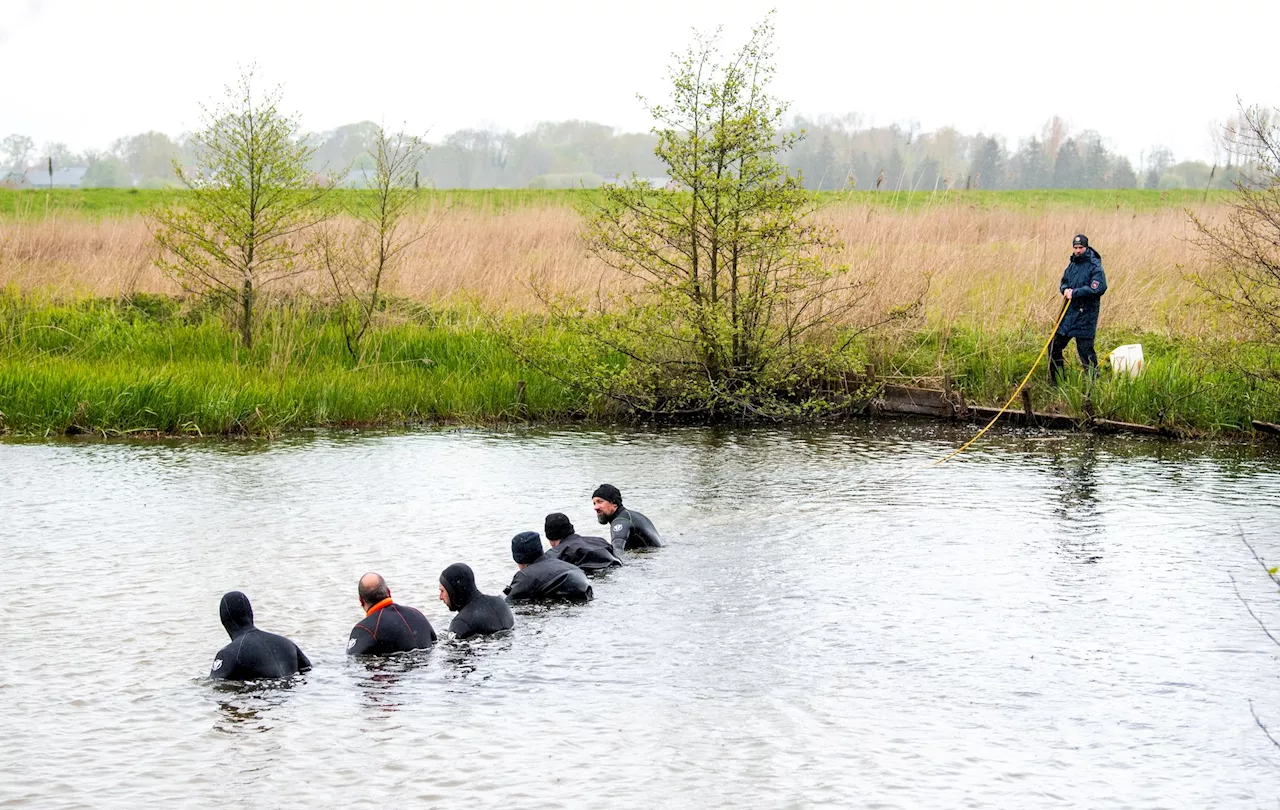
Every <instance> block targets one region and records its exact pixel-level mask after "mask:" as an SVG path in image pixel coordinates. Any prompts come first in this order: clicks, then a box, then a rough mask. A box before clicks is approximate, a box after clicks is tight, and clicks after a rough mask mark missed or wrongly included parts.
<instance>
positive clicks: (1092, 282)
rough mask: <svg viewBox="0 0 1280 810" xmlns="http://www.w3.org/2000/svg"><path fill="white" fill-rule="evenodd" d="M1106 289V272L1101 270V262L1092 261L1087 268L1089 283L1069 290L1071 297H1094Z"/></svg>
mask: <svg viewBox="0 0 1280 810" xmlns="http://www.w3.org/2000/svg"><path fill="white" fill-rule="evenodd" d="M1106 291H1107V274H1106V273H1104V272H1102V262H1094V263H1093V265H1092V266H1091V267H1090V268H1089V283H1088V284H1086V285H1085V286H1083V287H1076V288H1075V289H1074V290H1072V291H1071V297H1072V298H1096V297H1097V296H1099V295H1102V294H1103V293H1104V292H1106Z"/></svg>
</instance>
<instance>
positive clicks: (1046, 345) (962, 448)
mask: <svg viewBox="0 0 1280 810" xmlns="http://www.w3.org/2000/svg"><path fill="white" fill-rule="evenodd" d="M1069 306H1071V302H1070V301H1067V302H1065V303H1064V304H1063V305H1062V312H1059V313H1058V321H1057V323H1055V324H1054V325H1053V330H1052V331H1050V332H1049V339H1048V340H1046V341H1045V342H1044V347H1043V348H1042V349H1040V355H1039V356H1038V357H1036V361H1035V362H1034V363H1032V364H1031V369H1030V370H1029V371H1028V372H1027V376H1025V377H1023V378H1022V382H1020V383H1018V387H1017V388H1015V389H1014V391H1013V394H1012V395H1011V396H1010V397H1009V400H1008V402H1006V403H1005V404H1004V407H1003V408H1001V409H1000V410H999V411H998V412H997V413H996V415H995V416H993V417H991V421H990V422H988V423H987V426H986V427H984V428H983V429H982V430H979V431H978V432H977V434H975V435H974V437H973V438H972V439H970V440H969V441H967V442H965V443H964V444H962V445H961V446H960V449H959V450H956V451H955V452H954V453H951V454H950V455H946V456H943V457H942V458H940V459H938V460H937V461H935V462H933V463H932V464H930V465H928V466H930V467H936V466H938V465H939V464H941V463H943V462H944V461H950V460H951V459H953V458H955V457H956V456H958V455H960V454H961V453H963V452H964V451H965V450H968V449H969V445H971V444H973V443H974V442H976V441H977V440H978V439H981V438H982V434H984V433H986V432H987V431H988V430H990V429H991V426H992V425H994V424H995V423H996V420H997V419H999V418H1000V417H1001V416H1003V415H1004V412H1005V411H1007V410H1008V409H1009V406H1010V405H1012V404H1013V401H1014V400H1015V399H1017V398H1018V394H1021V393H1022V389H1023V388H1026V387H1027V381H1028V380H1030V379H1031V375H1032V374H1034V373H1035V370H1036V367H1037V366H1039V365H1040V361H1041V360H1043V359H1044V356H1045V353H1046V352H1048V351H1049V344H1050V343H1052V342H1053V337H1054V335H1056V334H1058V327H1059V326H1061V325H1062V318H1063V316H1065V315H1066V314H1067V307H1069Z"/></svg>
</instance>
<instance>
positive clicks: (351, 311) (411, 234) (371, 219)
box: [320, 127, 430, 365]
mask: <svg viewBox="0 0 1280 810" xmlns="http://www.w3.org/2000/svg"><path fill="white" fill-rule="evenodd" d="M429 148H430V147H429V146H428V145H427V144H426V143H425V141H423V139H422V138H419V137H416V136H408V135H405V134H403V133H397V134H395V135H388V134H387V132H386V130H385V129H383V128H382V127H378V131H377V134H376V135H375V136H374V140H373V144H372V145H371V147H370V149H369V157H370V158H371V159H372V163H373V169H372V170H371V171H369V172H367V173H366V175H365V179H366V183H367V185H368V188H367V189H361V190H358V191H355V192H353V193H352V194H351V195H350V196H349V197H348V200H349V204H348V205H347V210H348V212H349V213H350V214H351V216H352V217H353V218H354V219H355V228H354V230H349V229H348V230H344V229H343V228H342V227H341V226H340V225H338V224H336V223H331V224H330V226H329V227H327V228H326V229H325V232H324V235H323V237H322V239H321V243H320V245H321V251H320V256H321V264H322V266H323V267H324V270H325V273H326V275H327V276H328V278H329V281H330V283H331V284H332V289H333V292H334V295H335V297H336V299H337V301H336V304H335V309H336V312H337V315H338V320H339V322H340V323H341V325H342V336H343V340H344V341H345V343H346V347H347V353H348V354H350V355H351V359H352V361H353V362H355V363H356V364H357V365H359V364H361V363H363V362H364V349H363V346H362V341H363V340H364V337H365V334H366V333H367V332H368V331H369V325H370V324H371V323H372V321H373V317H374V314H375V313H376V312H377V311H378V307H379V305H380V304H381V303H382V291H383V288H384V286H385V284H386V282H387V280H388V278H389V277H390V275H391V273H392V272H393V271H394V270H395V269H396V267H397V266H398V264H399V262H400V259H401V256H402V254H403V253H404V251H405V249H406V248H408V247H409V246H410V245H412V244H413V243H415V242H417V241H418V240H420V239H422V238H423V237H424V236H426V234H427V231H426V228H425V225H424V221H423V220H422V219H421V218H416V219H415V218H412V216H411V215H412V209H413V206H414V203H415V201H416V198H417V196H418V192H417V189H416V188H415V185H416V183H415V179H416V174H417V167H418V164H419V162H420V161H421V160H422V158H423V157H424V156H425V155H426V152H427V150H428V149H429Z"/></svg>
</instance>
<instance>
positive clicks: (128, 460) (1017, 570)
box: [0, 421, 1280, 808]
mask: <svg viewBox="0 0 1280 810" xmlns="http://www.w3.org/2000/svg"><path fill="white" fill-rule="evenodd" d="M967 435H971V433H970V432H969V430H968V429H967V428H963V429H955V430H953V429H950V428H945V427H939V426H934V425H922V424H918V423H910V422H905V421H904V422H880V423H878V424H876V425H872V426H867V425H855V426H853V427H851V428H849V429H845V430H722V429H717V430H704V429H692V428H690V429H678V430H669V431H651V432H646V431H623V432H615V431H603V430H561V431H547V430H527V431H514V432H487V431H457V430H450V431H423V432H412V433H405V434H399V435H357V434H315V435H308V436H302V437H297V438H291V439H288V440H284V441H278V442H261V441H251V442H226V443H222V442H195V441H170V442H160V443H155V444H135V443H103V442H89V441H74V442H66V443H52V444H46V443H27V442H21V443H9V444H0V515H2V516H3V520H0V559H3V560H4V565H5V566H6V567H5V570H6V571H15V572H34V573H38V574H39V581H40V583H41V587H42V589H43V590H42V593H45V594H54V595H56V598H24V595H25V592H24V591H22V590H21V589H19V590H14V591H13V592H12V593H11V595H10V598H9V599H6V600H4V601H3V602H0V633H3V638H2V639H0V642H2V645H0V646H2V647H3V649H4V650H5V655H4V656H3V657H0V701H3V704H4V707H5V708H4V710H3V711H0V739H3V740H4V741H5V745H4V747H2V748H0V805H6V806H7V805H9V804H13V805H16V806H32V807H41V808H45V807H53V808H59V807H83V806H121V807H131V806H139V805H144V804H145V805H155V804H162V803H164V804H171V805H175V806H186V805H192V804H194V805H203V804H208V803H211V799H210V797H227V796H234V797H238V798H239V797H252V798H251V799H246V800H247V801H249V802H250V803H252V804H253V805H254V806H262V807H275V806H299V805H306V806H308V807H339V806H341V807H346V806H348V805H349V804H350V803H351V801H352V796H353V795H354V794H353V792H352V786H356V785H358V786H359V796H360V800H361V801H363V802H368V803H386V804H394V805H396V806H441V807H444V806H450V807H451V806H460V805H477V806H493V805H497V804H503V805H510V806H519V807H578V806H592V807H641V806H643V807H649V806H655V807H657V806H661V807H732V808H736V807H797V808H799V807H811V806H820V805H828V806H850V805H855V806H877V807H884V808H889V807H904V808H915V807H960V806H966V807H1036V806H1078V807H1156V806H1185V807H1218V806H1230V807H1255V806H1273V805H1274V800H1273V797H1272V796H1271V795H1270V793H1271V791H1270V789H1269V785H1271V783H1272V781H1273V780H1272V777H1273V775H1274V772H1275V757H1274V751H1273V750H1272V749H1271V748H1270V746H1269V743H1267V741H1266V739H1265V738H1264V737H1263V736H1262V735H1261V733H1260V732H1258V731H1257V729H1256V728H1255V727H1254V726H1253V723H1252V718H1251V717H1250V715H1249V709H1248V701H1249V700H1250V699H1252V700H1253V701H1254V702H1255V703H1256V704H1258V705H1259V706H1266V705H1276V704H1280V680H1277V678H1276V674H1277V672H1280V665H1278V664H1277V661H1276V656H1275V654H1274V650H1273V648H1272V647H1271V646H1270V644H1269V642H1268V641H1267V639H1266V638H1265V636H1263V635H1262V634H1261V632H1260V631H1259V630H1258V628H1257V626H1256V625H1254V624H1253V623H1252V620H1251V619H1250V618H1249V617H1248V614H1247V613H1246V612H1245V611H1244V610H1243V608H1242V607H1241V605H1240V604H1239V602H1238V601H1236V599H1235V596H1234V594H1233V593H1232V591H1231V586H1230V580H1229V578H1228V577H1229V574H1231V573H1233V572H1234V573H1236V574H1237V579H1238V580H1239V581H1240V583H1241V586H1242V589H1243V590H1244V594H1245V596H1246V597H1248V598H1249V599H1251V600H1252V601H1253V603H1254V604H1255V605H1258V606H1260V608H1261V607H1265V606H1267V605H1275V604H1276V602H1275V595H1274V593H1273V592H1272V591H1271V590H1270V588H1269V587H1268V583H1267V582H1266V581H1265V578H1263V577H1260V576H1258V575H1257V569H1256V563H1254V562H1253V560H1252V558H1250V557H1249V556H1248V551H1247V549H1245V548H1244V546H1243V544H1241V543H1240V542H1239V535H1238V532H1239V531H1243V532H1245V533H1246V534H1247V535H1248V536H1249V537H1251V538H1253V539H1254V540H1255V541H1256V543H1257V545H1258V547H1259V550H1260V552H1261V553H1262V554H1263V555H1264V556H1266V557H1267V559H1268V560H1272V561H1278V560H1280V540H1278V539H1277V538H1280V503H1277V494H1276V493H1277V492H1280V462H1278V461H1277V459H1276V457H1275V456H1273V455H1270V454H1269V453H1268V452H1267V451H1265V450H1264V449H1259V448H1250V447H1230V446H1219V447H1212V446H1203V445H1201V446H1194V445H1175V444H1168V443H1163V442H1149V441H1133V440H1124V439H1115V438H1098V437H1088V436H1048V435H1044V434H1039V433H1035V432H1009V433H1006V434H1004V435H1002V436H999V437H993V438H991V440H990V441H988V440H986V439H984V441H983V442H982V443H980V444H979V445H978V446H976V447H974V448H973V449H972V450H970V451H968V452H966V453H965V454H963V455H962V456H960V457H958V458H957V459H955V460H954V461H951V462H949V463H947V464H946V465H943V466H941V467H936V468H930V469H928V470H927V471H922V472H918V474H915V475H913V476H912V477H910V478H904V477H903V473H904V472H906V471H919V470H920V468H921V467H922V466H923V465H925V464H926V463H927V462H930V461H932V460H934V459H936V458H938V457H940V456H941V455H942V454H943V453H944V452H945V451H947V450H949V449H951V448H954V447H955V446H957V444H958V443H959V442H960V441H961V440H962V439H963V437H965V436H967ZM603 481H610V482H612V483H615V484H617V485H618V486H620V487H621V489H622V491H623V495H624V498H625V499H626V502H627V504H628V505H631V506H634V507H636V508H638V509H640V510H641V511H643V512H644V513H645V514H646V515H648V516H650V517H651V518H653V519H654V521H655V522H656V524H657V526H658V528H659V530H660V531H661V532H662V535H663V537H664V539H665V540H667V541H668V546H667V547H666V548H663V549H660V550H658V551H656V552H654V553H651V554H637V553H628V554H627V555H626V565H625V566H624V567H622V568H620V569H617V570H615V571H613V572H611V573H610V574H609V576H607V577H602V578H598V579H597V580H596V581H595V582H593V589H594V590H595V594H596V599H595V601H593V602H591V603H589V604H586V605H572V606H555V607H550V608H545V607H544V608H539V607H527V606H522V607H520V608H519V609H518V611H517V625H516V628H515V630H514V631H513V632H511V633H509V634H507V635H506V636H503V637H498V638H491V639H471V640H468V641H464V642H459V641H456V640H452V639H449V638H448V637H447V634H444V633H442V639H441V641H440V642H439V643H437V644H436V645H435V646H434V647H433V648H432V649H430V650H425V651H418V652H415V653H412V654H409V655H404V656H394V657H391V658H387V659H382V660H378V659H350V658H348V656H347V655H346V650H345V644H346V639H347V636H348V633H349V632H350V628H351V625H352V624H353V623H354V622H355V621H357V620H358V619H359V618H360V615H361V614H360V612H359V610H358V609H357V608H356V606H355V605H354V604H353V600H352V599H351V594H352V592H353V590H354V588H355V584H356V580H357V579H358V578H359V576H360V575H361V574H363V573H364V572H366V571H371V570H372V571H378V572H379V573H381V574H383V575H384V576H385V577H386V578H387V581H388V584H389V585H390V586H391V588H392V592H393V593H394V594H396V600H397V601H398V602H400V603H401V604H406V605H411V606H414V607H417V608H418V609H420V610H422V611H423V612H424V613H426V615H427V616H428V618H429V619H430V620H431V622H432V624H433V625H434V626H435V627H436V629H437V631H442V630H443V629H444V628H446V627H447V626H448V623H449V621H450V619H451V618H452V615H453V614H451V613H449V612H448V611H447V610H446V609H445V608H444V607H443V606H442V605H441V604H440V603H439V601H438V599H437V595H438V585H437V581H438V577H439V574H440V572H441V570H443V568H444V567H445V566H446V565H448V564H450V563H452V562H456V561H460V560H462V561H466V562H467V563H468V564H470V565H471V566H472V568H473V569H474V570H475V572H476V576H477V583H478V585H479V586H480V588H481V590H483V591H485V592H487V593H498V592H500V591H501V589H502V587H503V586H504V585H505V584H506V583H507V582H509V581H510V579H511V575H512V572H513V570H514V567H513V563H512V562H511V559H510V538H511V537H512V535H514V534H516V533H517V532H519V531H522V530H530V529H531V530H535V531H541V528H542V523H543V518H544V517H545V515H546V514H547V513H548V512H564V513H566V514H567V515H569V517H570V519H571V520H572V521H573V523H574V524H575V525H576V526H577V527H578V529H579V531H581V532H583V533H596V534H598V533H599V527H598V525H597V524H596V523H595V519H594V515H593V514H592V512H591V508H590V493H591V491H592V490H593V489H594V488H595V486H596V485H597V484H599V483H601V482H603ZM1237 527H1238V528H1237ZM11 579H14V578H12V577H11ZM14 581H25V580H19V579H14ZM234 589H238V590H242V591H244V592H245V593H246V594H248V596H249V598H250V599H251V600H252V602H253V605H254V612H255V617H256V619H257V620H258V624H259V626H261V627H263V628H264V629H266V630H269V631H271V632H277V633H281V634H284V635H286V636H288V637H289V638H291V639H293V640H294V641H296V642H297V643H298V644H299V646H300V647H301V648H302V649H303V651H304V652H306V653H307V655H308V657H309V658H310V659H311V660H312V662H313V664H314V669H313V670H312V671H311V672H308V673H307V674H306V675H304V676H301V677H299V678H297V679H294V680H292V681H289V682H287V683H284V684H272V685H237V684H224V683H210V682H207V681H205V680H203V675H204V674H205V673H206V672H207V671H208V666H209V660H210V656H211V654H212V653H213V652H214V651H216V650H217V649H218V648H220V647H221V646H222V645H223V644H224V643H225V634H224V632H223V630H222V627H221V625H220V623H219V620H218V615H217V604H218V600H219V598H220V596H221V595H222V594H223V593H225V592H226V591H228V590H234ZM1277 607H1278V608H1280V606H1277ZM1268 615H1277V614H1276V613H1275V612H1274V611H1273V612H1272V613H1271V614H1268ZM1278 623H1280V622H1278ZM552 756H561V757H564V758H566V760H565V761H571V762H574V763H607V764H606V765H603V766H600V767H597V766H595V765H592V766H591V767H590V768H587V769H585V770H584V771H583V772H578V771H574V770H566V769H563V768H561V769H556V768H554V767H553V768H549V766H548V762H549V761H550V760H549V757H552Z"/></svg>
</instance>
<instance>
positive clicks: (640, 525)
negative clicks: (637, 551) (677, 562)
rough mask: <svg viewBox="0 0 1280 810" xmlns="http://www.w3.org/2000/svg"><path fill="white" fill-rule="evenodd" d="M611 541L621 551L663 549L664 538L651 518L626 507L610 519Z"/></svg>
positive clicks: (621, 508)
mask: <svg viewBox="0 0 1280 810" xmlns="http://www.w3.org/2000/svg"><path fill="white" fill-rule="evenodd" d="M609 539H610V540H611V541H613V547H614V548H615V549H617V550H619V551H622V550H623V549H629V548H661V547H662V537H661V535H659V534H658V530H657V529H655V528H654V526H653V522H652V521H651V520H649V518H647V517H645V516H644V515H642V514H640V513H639V512H637V511H635V510H634V509H628V508H626V507H625V506H622V505H619V506H618V511H616V512H614V513H613V517H611V518H609Z"/></svg>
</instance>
